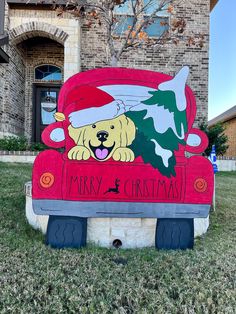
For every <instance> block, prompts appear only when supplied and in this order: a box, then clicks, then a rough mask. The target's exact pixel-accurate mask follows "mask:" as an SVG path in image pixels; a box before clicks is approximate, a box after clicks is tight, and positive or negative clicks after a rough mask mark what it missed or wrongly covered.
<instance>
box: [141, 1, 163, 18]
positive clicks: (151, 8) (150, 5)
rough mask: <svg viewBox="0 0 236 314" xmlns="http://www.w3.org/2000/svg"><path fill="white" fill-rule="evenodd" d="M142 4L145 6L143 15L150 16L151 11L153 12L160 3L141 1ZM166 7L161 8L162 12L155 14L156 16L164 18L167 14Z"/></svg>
mask: <svg viewBox="0 0 236 314" xmlns="http://www.w3.org/2000/svg"><path fill="white" fill-rule="evenodd" d="M143 4H144V6H147V7H146V8H145V12H144V13H145V14H148V15H151V14H152V13H153V11H155V10H156V9H157V8H158V6H159V4H160V1H159V0H143ZM167 7H168V6H167V5H166V6H165V7H163V9H162V11H159V12H157V15H158V16H166V15H167V14H168V13H167V11H166V10H167Z"/></svg>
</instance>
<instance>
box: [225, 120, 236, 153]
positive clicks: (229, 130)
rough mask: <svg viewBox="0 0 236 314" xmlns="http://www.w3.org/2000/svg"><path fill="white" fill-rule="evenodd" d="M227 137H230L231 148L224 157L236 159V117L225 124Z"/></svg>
mask: <svg viewBox="0 0 236 314" xmlns="http://www.w3.org/2000/svg"><path fill="white" fill-rule="evenodd" d="M224 125H225V127H226V129H225V132H224V133H225V135H227V136H228V145H229V148H228V149H227V152H226V153H225V155H224V156H226V157H236V117H234V118H233V119H231V120H229V121H227V122H225V123H224Z"/></svg>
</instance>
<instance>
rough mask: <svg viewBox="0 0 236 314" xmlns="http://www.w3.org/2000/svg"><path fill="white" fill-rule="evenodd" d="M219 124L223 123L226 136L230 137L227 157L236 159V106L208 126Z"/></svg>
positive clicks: (209, 122)
mask: <svg viewBox="0 0 236 314" xmlns="http://www.w3.org/2000/svg"><path fill="white" fill-rule="evenodd" d="M217 123H222V124H223V125H224V126H225V131H224V133H225V135H226V136H227V137H228V143H227V144H228V145H229V148H228V149H227V151H226V153H225V155H224V156H225V157H229V158H235V157H236V106H233V107H232V108H230V109H229V110H226V111H225V112H223V113H222V114H220V115H219V116H217V117H215V118H213V119H211V120H210V121H208V126H209V127H211V126H214V125H215V124H217Z"/></svg>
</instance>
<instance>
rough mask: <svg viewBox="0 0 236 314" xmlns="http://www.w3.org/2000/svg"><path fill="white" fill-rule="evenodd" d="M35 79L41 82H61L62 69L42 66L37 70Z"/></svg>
mask: <svg viewBox="0 0 236 314" xmlns="http://www.w3.org/2000/svg"><path fill="white" fill-rule="evenodd" d="M35 79H36V80H41V81H61V80H62V73H61V69H60V68H58V67H56V66H53V65H42V66H39V67H37V68H36V69H35Z"/></svg>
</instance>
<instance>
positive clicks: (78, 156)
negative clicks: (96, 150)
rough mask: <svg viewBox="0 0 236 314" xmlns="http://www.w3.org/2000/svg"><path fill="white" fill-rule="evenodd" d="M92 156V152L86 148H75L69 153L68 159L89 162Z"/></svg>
mask: <svg viewBox="0 0 236 314" xmlns="http://www.w3.org/2000/svg"><path fill="white" fill-rule="evenodd" d="M90 156H91V154H90V151H89V150H88V148H87V147H85V146H75V147H73V148H71V150H70V151H69V152H68V158H69V159H73V160H87V159H89V157H90Z"/></svg>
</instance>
